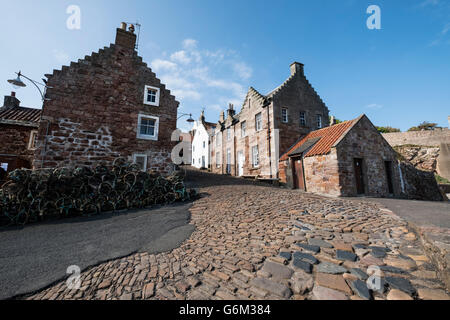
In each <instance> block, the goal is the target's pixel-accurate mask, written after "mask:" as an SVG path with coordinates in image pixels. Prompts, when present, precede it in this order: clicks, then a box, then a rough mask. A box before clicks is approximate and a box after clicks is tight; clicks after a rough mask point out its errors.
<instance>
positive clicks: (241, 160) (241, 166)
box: [237, 151, 245, 177]
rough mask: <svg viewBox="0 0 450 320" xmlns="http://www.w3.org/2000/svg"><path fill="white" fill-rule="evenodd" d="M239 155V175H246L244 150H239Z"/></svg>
mask: <svg viewBox="0 0 450 320" xmlns="http://www.w3.org/2000/svg"><path fill="white" fill-rule="evenodd" d="M237 155H238V175H239V177H242V176H243V175H244V162H245V157H244V152H242V151H239V152H238V154H237Z"/></svg>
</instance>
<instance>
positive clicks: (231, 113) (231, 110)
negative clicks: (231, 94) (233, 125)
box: [227, 103, 236, 117]
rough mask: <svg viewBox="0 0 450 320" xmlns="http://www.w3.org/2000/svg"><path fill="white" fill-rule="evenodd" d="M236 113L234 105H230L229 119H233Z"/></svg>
mask: <svg viewBox="0 0 450 320" xmlns="http://www.w3.org/2000/svg"><path fill="white" fill-rule="evenodd" d="M235 113H236V112H235V111H234V105H233V104H232V103H230V104H229V105H228V111H227V117H232V116H234V115H235Z"/></svg>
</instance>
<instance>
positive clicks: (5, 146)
mask: <svg viewBox="0 0 450 320" xmlns="http://www.w3.org/2000/svg"><path fill="white" fill-rule="evenodd" d="M41 112H42V110H40V109H34V108H26V107H21V106H20V101H19V99H17V98H16V93H15V92H12V93H11V95H10V96H5V99H4V103H3V106H2V107H0V167H1V168H2V169H3V170H4V171H6V172H7V173H8V172H11V171H13V170H15V169H17V168H31V164H32V161H33V157H34V151H35V148H36V145H35V143H36V135H37V132H38V128H39V121H40V118H41ZM2 179H4V177H0V180H2Z"/></svg>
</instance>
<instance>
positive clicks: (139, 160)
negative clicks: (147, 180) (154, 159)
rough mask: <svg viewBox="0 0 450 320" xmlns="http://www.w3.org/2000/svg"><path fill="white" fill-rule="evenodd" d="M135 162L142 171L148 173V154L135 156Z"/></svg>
mask: <svg viewBox="0 0 450 320" xmlns="http://www.w3.org/2000/svg"><path fill="white" fill-rule="evenodd" d="M133 162H134V163H135V164H137V165H138V166H139V168H140V169H141V170H142V171H147V155H146V154H134V155H133Z"/></svg>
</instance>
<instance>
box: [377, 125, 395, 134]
mask: <svg viewBox="0 0 450 320" xmlns="http://www.w3.org/2000/svg"><path fill="white" fill-rule="evenodd" d="M376 128H377V130H378V132H380V133H391V132H401V131H400V129H397V128H392V127H389V126H388V127H376Z"/></svg>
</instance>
